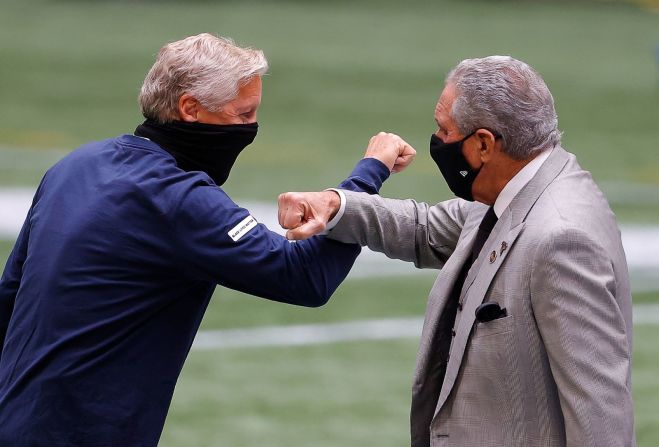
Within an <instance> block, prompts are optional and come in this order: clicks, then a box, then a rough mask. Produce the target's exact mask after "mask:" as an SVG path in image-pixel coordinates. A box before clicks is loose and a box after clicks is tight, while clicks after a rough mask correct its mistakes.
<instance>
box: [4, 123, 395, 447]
mask: <svg viewBox="0 0 659 447" xmlns="http://www.w3.org/2000/svg"><path fill="white" fill-rule="evenodd" d="M388 175H389V171H388V170H387V168H386V167H385V166H384V165H383V164H382V163H380V162H379V161H377V160H374V159H365V160H362V161H360V162H359V163H358V164H357V166H356V167H355V169H354V171H353V173H352V174H351V176H350V177H349V178H348V179H347V180H346V181H344V182H343V183H342V184H341V187H342V188H345V189H352V190H356V191H366V192H368V193H376V192H377V191H378V190H379V188H380V186H381V185H382V182H383V181H384V180H385V179H386V178H387V177H388ZM250 226H252V225H250V224H249V211H248V210H246V209H244V208H241V207H240V206H238V205H236V204H235V203H234V202H233V201H232V200H231V199H230V198H229V196H227V195H226V193H225V192H224V191H223V190H222V189H221V188H220V187H218V186H216V185H215V184H214V183H213V181H212V180H211V179H210V177H209V176H208V175H206V174H205V173H203V172H196V171H195V172H185V171H183V170H181V169H179V168H178V167H177V166H176V163H175V160H174V158H173V157H172V156H171V155H170V154H169V153H167V152H166V151H165V150H163V149H162V148H160V147H159V146H157V145H156V144H155V143H153V142H151V141H149V140H146V139H143V138H139V137H136V136H133V135H123V136H121V137H118V138H114V139H109V140H105V141H100V142H93V143H90V144H87V145H85V146H83V147H81V148H79V149H77V150H76V151H73V152H72V153H71V154H69V155H68V156H66V157H65V158H64V159H62V160H61V161H60V162H58V163H57V164H56V165H55V166H53V167H52V168H51V169H50V170H49V171H48V172H47V173H46V174H45V176H44V178H43V180H42V182H41V184H40V186H39V188H38V189H37V192H36V195H35V197H34V201H33V203H32V206H31V208H30V211H29V213H28V215H27V219H26V221H25V224H24V225H23V228H22V230H21V232H20V235H19V237H18V240H17V241H16V245H15V246H14V249H13V251H12V253H11V255H10V256H9V259H8V261H7V265H6V267H5V270H4V273H3V275H2V279H1V280H0V347H2V350H1V353H0V446H7V447H9V446H11V447H21V446H25V447H27V446H30V447H35V446H48V447H57V446H67V447H70V446H85V447H86V446H98V447H101V446H103V447H107V446H117V447H130V446H155V445H157V443H158V439H159V437H160V434H161V432H162V428H163V424H164V421H165V417H166V414H167V409H168V407H169V404H170V401H171V398H172V394H173V392H174V385H175V383H176V380H177V378H178V376H179V373H180V371H181V368H182V366H183V362H184V361H185V358H186V356H187V354H188V351H189V350H190V346H191V344H192V341H193V339H194V336H195V333H196V332H197V329H198V327H199V324H200V322H201V319H202V316H203V314H204V311H205V310H206V306H207V305H208V301H209V299H210V297H211V295H212V293H213V290H214V289H215V286H216V284H221V285H223V286H226V287H229V288H232V289H236V290H240V291H243V292H247V293H250V294H253V295H258V296H260V297H264V298H267V299H271V300H275V301H281V302H284V303H290V304H295V305H301V306H320V305H322V304H324V303H325V302H326V301H327V300H328V299H329V297H330V296H331V294H332V293H333V292H334V290H335V289H336V288H337V287H338V285H339V284H340V283H341V281H342V280H343V279H344V278H345V276H346V275H347V274H348V271H349V270H350V268H351V266H352V264H353V263H354V260H355V258H356V257H357V255H358V254H359V247H358V246H355V245H347V244H341V243H339V242H335V241H331V240H329V239H326V238H324V237H315V238H312V239H309V240H307V241H301V242H296V243H290V242H288V241H287V240H286V239H285V238H284V237H282V236H280V235H278V234H276V233H273V232H271V231H269V230H268V229H267V228H266V227H265V226H264V225H262V224H258V225H256V226H255V227H253V228H251V229H250V228H248V227H250ZM241 228H243V230H242V231H241ZM234 239H235V240H234Z"/></svg>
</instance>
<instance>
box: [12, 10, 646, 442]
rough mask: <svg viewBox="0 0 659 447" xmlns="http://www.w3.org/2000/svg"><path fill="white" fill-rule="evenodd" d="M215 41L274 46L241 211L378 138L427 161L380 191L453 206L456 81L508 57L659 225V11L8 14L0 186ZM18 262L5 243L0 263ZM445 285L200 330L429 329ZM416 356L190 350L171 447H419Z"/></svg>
mask: <svg viewBox="0 0 659 447" xmlns="http://www.w3.org/2000/svg"><path fill="white" fill-rule="evenodd" d="M646 3H647V4H651V3H652V2H651V1H650V2H646ZM205 31H207V32H213V33H217V34H221V35H228V36H232V37H234V38H235V39H236V40H237V41H238V42H239V43H242V44H249V45H253V46H256V47H260V48H262V49H264V51H265V52H266V55H267V56H268V58H269V61H270V65H271V70H270V74H269V75H268V76H267V78H266V79H265V81H264V98H263V106H262V109H261V111H260V115H259V122H260V130H259V137H258V138H257V140H256V142H255V144H254V145H253V146H251V147H250V148H249V149H248V150H247V151H246V152H245V153H244V154H243V155H242V156H241V157H240V159H239V162H238V164H237V166H236V168H235V169H234V170H233V171H232V177H231V179H230V180H229V182H228V183H227V185H226V189H227V191H228V192H229V194H230V195H232V196H233V197H235V198H237V199H247V200H264V201H270V202H274V201H275V199H276V196H277V194H278V193H279V192H281V191H286V190H308V189H319V188H325V187H327V186H330V185H333V184H336V183H338V182H339V181H340V180H341V179H342V178H343V177H344V176H345V175H346V174H347V173H348V172H349V171H350V169H351V167H352V165H353V164H354V163H355V162H356V161H357V160H358V159H359V158H360V156H361V154H362V152H363V149H364V147H365V144H366V142H367V141H368V139H369V137H370V136H371V135H372V134H374V133H376V132H377V131H380V130H388V131H392V132H397V133H400V134H401V135H402V136H403V137H404V138H406V139H407V140H408V141H409V142H410V143H412V144H413V145H414V146H415V147H416V148H417V150H418V152H419V154H418V156H417V160H416V162H415V164H414V165H413V166H412V167H411V168H410V169H409V170H408V171H407V172H406V173H403V174H400V175H396V176H394V177H393V178H392V179H390V180H389V181H388V182H387V184H386V185H385V187H384V188H383V194H384V195H389V196H395V197H409V196H412V197H415V198H418V199H421V200H425V201H438V200H442V199H444V198H448V197H449V193H448V190H447V188H446V187H445V186H444V183H443V181H442V179H441V177H440V176H439V174H438V172H437V169H436V167H434V165H433V164H432V162H431V160H430V157H429V155H428V153H427V144H428V139H429V136H430V133H431V132H433V131H434V122H433V116H432V113H433V108H434V104H435V101H436V98H437V96H438V95H439V93H440V91H441V88H442V79H443V76H444V75H445V73H446V72H447V71H448V70H449V69H450V68H451V67H452V66H453V65H455V64H456V63H457V62H459V61H460V60H461V59H463V58H467V57H477V56H485V55H489V54H495V53H498V54H510V55H512V56H515V57H517V58H520V59H523V60H525V61H527V62H529V63H530V64H531V65H533V66H534V67H536V68H537V69H538V70H539V71H540V72H541V73H542V74H543V75H544V77H545V79H546V80H547V83H548V85H549V87H550V89H551V90H552V92H553V93H554V97H555V100H556V105H557V109H558V113H559V119H560V126H561V128H562V130H563V131H564V145H565V146H566V148H567V149H568V150H570V151H572V152H574V153H575V154H577V156H578V157H579V159H580V161H581V163H582V165H584V166H585V167H586V168H587V169H589V170H591V171H592V172H593V175H594V177H595V179H596V180H597V181H598V182H599V183H600V184H601V185H602V187H603V189H604V190H605V191H606V192H607V195H608V196H609V198H610V199H611V202H612V206H613V208H614V210H615V211H616V213H617V214H618V216H619V217H620V219H621V221H622V222H626V223H629V222H642V223H654V224H657V223H659V157H657V149H659V63H658V61H657V60H656V56H655V51H656V50H655V48H656V46H657V45H658V44H659V14H657V13H652V12H649V11H648V10H646V9H642V8H640V7H638V6H637V5H635V4H631V3H627V2H623V1H596V0H592V1H576V2H575V1H573V2H570V1H562V2H556V1H543V2H539V1H530V0H529V1H518V2H506V1H480V2H476V1H458V0H453V1H447V0H444V1H441V0H437V1H430V0H428V1H411V2H395V1H392V0H387V1H376V0H369V1H360V2H348V1H338V2H321V1H302V0H298V1H274V0H271V1H256V0H254V1H249V2H246V1H222V2H213V1H186V2H174V1H160V2H158V1H155V0H154V1H128V0H124V1H82V0H77V1H75V0H59V1H55V0H0V61H2V62H1V63H0V98H1V101H2V107H1V108H0V187H2V186H12V185H13V186H15V185H23V186H34V185H36V183H37V182H38V181H39V179H40V177H41V175H42V174H43V172H44V171H45V170H46V169H47V168H48V167H49V166H50V165H51V164H52V163H53V162H55V161H56V160H57V159H59V158H60V157H62V156H63V155H64V154H66V153H67V152H68V151H69V150H71V149H72V148H74V147H75V146H77V145H79V144H81V143H83V142H85V141H87V140H90V139H101V138H106V137H111V136H114V135H116V134H119V133H125V132H131V131H132V129H134V127H135V126H136V125H137V124H138V123H139V122H140V115H139V112H138V110H137V104H136V96H137V92H138V90H139V86H140V85H141V82H142V79H143V78H144V75H145V74H146V71H147V70H148V68H149V67H150V65H151V64H152V62H153V59H154V56H155V53H156V52H157V50H158V48H159V47H160V46H161V45H162V44H163V43H164V42H166V41H171V40H176V39H179V38H182V37H184V36H186V35H189V34H196V33H199V32H205ZM0 212H2V210H0ZM10 249H11V241H0V262H3V261H4V260H5V259H6V257H7V255H8V253H9V250H10ZM658 274H659V273H658ZM432 281H433V276H432V274H431V273H428V274H427V275H418V276H406V277H390V278H386V279H383V278H373V279H351V280H348V281H347V282H346V283H344V284H343V285H342V286H341V287H340V289H339V290H338V291H337V293H336V294H335V296H334V298H333V300H332V301H331V302H330V304H329V305H328V306H326V307H324V308H322V309H298V308H294V307H290V306H284V305H281V304H277V303H270V302H267V301H263V300H259V299H256V298H252V297H248V296H246V295H243V294H239V293H236V292H232V291H227V290H225V289H220V290H218V292H217V293H216V295H215V297H214V299H213V301H212V303H211V305H210V307H209V310H208V312H207V315H206V318H205V320H204V322H203V329H217V328H235V327H258V326H264V325H289V324H299V323H315V322H336V321H350V320H357V319H369V318H385V317H408V316H420V315H422V314H423V311H424V307H425V298H426V294H427V292H428V290H429V289H430V286H431V284H432ZM634 301H635V303H656V302H659V291H654V292H648V293H644V294H637V295H635V296H634ZM658 338H659V326H639V327H637V328H636V329H635V353H634V355H635V357H634V378H633V380H634V382H633V385H634V396H635V402H636V409H637V412H636V420H637V433H638V441H639V446H646V447H653V446H656V445H659V379H657V378H658V377H659V345H658V344H657V342H656V340H657V339H658ZM416 347H417V341H416V340H412V339H404V340H396V341H378V342H352V343H337V344H330V345H324V346H309V347H299V348H293V347H290V348H267V349H266V348H251V349H227V350H216V351H204V352H198V351H195V352H192V353H191V355H190V358H189V360H188V362H187V364H186V366H185V368H184V370H183V374H182V377H181V380H180V381H179V384H178V386H177V391H176V394H175V397H174V401H173V404H172V410H171V412H170V415H169V417H168V420H167V423H166V426H165V432H164V434H163V439H162V442H161V445H163V446H165V447H178V446H245V447H248V446H254V445H268V446H279V445H281V446H306V445H313V446H364V445H378V446H400V445H405V442H406V440H407V421H408V409H409V399H410V387H411V378H412V371H413V367H414V356H415V353H416Z"/></svg>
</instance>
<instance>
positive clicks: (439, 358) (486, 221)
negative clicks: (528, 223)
mask: <svg viewBox="0 0 659 447" xmlns="http://www.w3.org/2000/svg"><path fill="white" fill-rule="evenodd" d="M497 220H498V218H497V215H496V214H495V213H494V208H493V207H490V209H489V210H487V212H486V213H485V216H484V217H483V220H482V221H481V223H480V225H479V226H478V233H476V238H475V240H474V245H473V246H472V248H471V256H469V257H468V258H467V260H466V261H465V263H464V265H463V266H462V269H461V270H460V273H459V274H458V277H457V278H456V280H455V284H454V285H453V289H451V294H450V296H449V299H448V301H447V303H446V306H445V308H444V311H443V312H442V314H441V315H440V317H439V323H438V327H437V333H436V335H435V337H436V340H437V341H436V346H437V350H436V351H435V352H434V353H433V357H434V361H431V365H433V366H432V371H430V372H429V377H428V380H427V381H426V383H425V387H426V389H425V390H424V391H422V393H423V394H424V395H425V397H424V398H423V399H421V401H422V403H420V405H418V406H417V408H416V409H415V410H414V411H415V413H416V414H418V415H419V416H418V418H417V420H416V423H417V424H421V426H423V427H430V423H431V422H432V417H433V415H434V414H435V406H436V405H437V399H438V398H439V392H440V390H441V386H442V382H443V381H444V375H445V374H446V365H447V363H448V353H449V349H450V347H451V340H452V339H453V335H455V332H453V330H454V329H453V327H454V325H455V317H456V315H457V313H458V309H460V310H462V303H460V294H461V292H462V287H463V286H464V282H465V279H466V278H467V272H469V268H470V267H471V265H472V264H473V263H474V262H475V261H476V259H477V258H478V255H479V253H480V251H481V250H482V249H483V245H484V244H485V241H487V238H488V237H489V236H490V233H491V232H492V229H493V228H494V225H496V223H497Z"/></svg>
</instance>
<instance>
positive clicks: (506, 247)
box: [499, 241, 508, 255]
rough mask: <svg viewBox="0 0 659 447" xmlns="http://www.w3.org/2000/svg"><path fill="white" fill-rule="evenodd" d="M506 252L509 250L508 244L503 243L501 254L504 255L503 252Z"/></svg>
mask: <svg viewBox="0 0 659 447" xmlns="http://www.w3.org/2000/svg"><path fill="white" fill-rule="evenodd" d="M506 250H508V242H506V241H503V242H502V243H501V252H500V253H499V254H500V255H502V254H503V252H504V251H506Z"/></svg>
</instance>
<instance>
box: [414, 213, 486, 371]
mask: <svg viewBox="0 0 659 447" xmlns="http://www.w3.org/2000/svg"><path fill="white" fill-rule="evenodd" d="M477 232H478V226H476V227H473V228H472V229H471V230H468V232H467V233H466V234H465V236H464V237H463V238H462V239H461V240H460V241H458V244H457V245H456V248H455V251H454V252H453V254H452V255H451V256H450V257H449V259H448V260H447V262H446V264H445V265H444V267H443V268H442V270H441V272H440V274H439V275H438V277H437V280H435V284H434V285H433V287H432V290H431V291H430V299H429V300H428V306H427V309H426V317H425V321H424V323H423V331H422V333H421V345H420V347H419V355H418V356H417V358H418V359H419V363H418V364H417V380H424V378H425V370H426V366H427V360H428V359H429V358H431V357H432V356H430V355H428V351H429V350H430V349H432V348H433V346H432V344H433V341H435V340H436V336H437V327H438V325H439V321H440V316H441V313H442V312H443V310H444V308H445V306H446V301H447V299H448V298H449V295H450V294H451V289H452V288H453V284H454V283H455V280H456V278H457V277H458V274H459V273H460V270H461V269H462V266H463V265H464V263H465V262H466V261H467V258H469V256H470V255H471V246H472V245H473V242H474V239H475V238H476V233H477Z"/></svg>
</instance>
